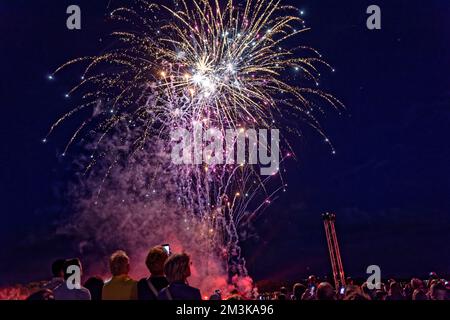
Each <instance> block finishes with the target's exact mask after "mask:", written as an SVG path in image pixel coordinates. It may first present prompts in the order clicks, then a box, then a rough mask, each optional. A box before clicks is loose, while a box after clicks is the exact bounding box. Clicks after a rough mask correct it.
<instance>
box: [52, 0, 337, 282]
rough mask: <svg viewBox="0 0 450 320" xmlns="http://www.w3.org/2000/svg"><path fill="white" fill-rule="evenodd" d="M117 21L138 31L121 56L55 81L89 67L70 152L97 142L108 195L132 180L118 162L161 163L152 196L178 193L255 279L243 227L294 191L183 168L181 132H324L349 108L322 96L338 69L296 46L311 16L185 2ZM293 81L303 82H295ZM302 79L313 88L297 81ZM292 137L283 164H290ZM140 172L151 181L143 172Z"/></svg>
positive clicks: (118, 14)
mask: <svg viewBox="0 0 450 320" xmlns="http://www.w3.org/2000/svg"><path fill="white" fill-rule="evenodd" d="M110 17H111V19H113V20H117V21H120V22H121V23H124V24H125V25H127V31H117V32H113V33H112V35H111V36H112V37H113V38H114V39H115V43H116V45H115V47H114V48H112V49H110V50H108V51H107V52H105V53H103V54H100V55H98V56H93V57H83V58H77V59H74V60H71V61H69V62H67V63H66V64H64V65H63V66H61V67H60V68H58V69H57V70H56V71H55V73H54V74H52V77H54V76H55V74H56V73H57V72H59V71H61V70H62V69H64V68H67V67H69V66H71V65H73V64H80V63H85V68H84V72H83V75H82V78H81V82H80V83H78V84H77V85H76V86H75V87H74V88H73V89H72V90H70V92H69V93H68V95H74V94H76V93H78V94H79V95H81V97H82V103H81V104H80V105H79V106H77V107H75V108H74V109H73V110H71V111H69V112H68V113H66V114H64V115H63V116H62V117H61V118H60V119H58V120H57V121H56V122H55V124H54V125H53V126H52V127H51V129H50V132H49V134H51V133H52V132H53V130H54V129H55V128H56V127H57V126H58V125H59V124H61V123H62V122H63V121H64V120H66V119H67V118H69V117H71V116H73V115H74V114H76V113H77V112H80V111H81V110H83V109H86V108H92V109H93V113H92V116H91V117H90V118H88V119H86V120H85V121H84V122H83V123H82V124H81V126H80V127H79V128H78V129H77V130H76V131H75V133H74V135H73V136H72V138H71V139H70V140H69V142H68V144H67V146H66V148H65V151H64V153H65V152H67V150H68V148H69V147H70V145H71V144H72V143H74V142H75V141H77V140H78V138H79V137H80V136H82V135H83V140H85V141H86V140H88V141H90V142H89V148H88V150H89V151H90V152H91V154H90V155H89V157H88V158H89V162H88V164H87V166H86V171H89V170H90V169H92V168H94V167H95V166H98V167H101V168H103V169H101V170H99V171H101V172H102V173H103V178H102V179H97V180H96V181H97V182H98V181H99V180H100V183H98V185H97V187H96V188H97V189H96V190H97V191H96V192H95V193H96V194H97V197H98V196H100V194H101V193H102V192H107V193H108V192H111V189H109V190H108V188H111V184H110V183H108V177H109V176H113V179H114V178H117V177H119V176H120V174H121V173H120V170H119V171H117V169H115V168H116V167H117V166H118V167H122V168H123V167H127V166H128V167H129V168H133V167H135V165H133V163H136V161H137V159H141V161H142V159H144V158H146V157H147V158H151V159H154V163H153V165H152V166H149V167H148V168H146V169H145V172H147V173H148V177H147V179H146V182H145V184H143V185H142V186H141V191H143V192H144V194H147V193H148V192H151V191H152V190H157V192H158V193H159V194H161V192H162V193H164V194H166V199H170V201H169V202H170V203H171V206H174V207H176V208H175V209H173V210H172V209H171V212H177V213H176V214H175V216H177V217H178V219H179V220H180V221H187V222H188V224H190V225H191V227H192V226H199V225H201V226H202V227H201V229H202V230H203V231H202V232H201V234H202V236H203V237H204V239H206V240H205V241H204V242H206V243H208V244H212V246H213V247H215V248H216V249H217V251H218V252H221V251H222V252H223V251H224V250H225V256H226V257H227V258H228V260H229V261H228V268H229V269H228V272H229V273H231V274H238V275H242V276H246V275H247V273H246V270H245V261H244V260H243V258H242V257H241V254H240V249H239V245H238V241H239V237H238V232H237V228H238V226H239V225H241V224H244V223H247V222H248V221H249V219H252V218H254V217H256V216H257V215H258V214H259V213H261V212H262V211H263V210H264V209H265V208H266V207H267V205H268V204H270V202H271V201H273V200H274V198H275V195H276V194H277V192H278V191H280V190H284V189H285V187H286V185H285V183H284V182H283V180H282V177H281V175H280V174H279V173H275V174H274V176H276V178H277V179H278V180H279V185H278V186H277V187H274V188H268V187H267V186H268V182H269V180H273V179H275V178H274V177H272V176H269V177H266V178H265V177H261V176H259V175H258V174H257V173H256V171H257V170H255V166H254V165H249V164H233V165H229V164H227V165H205V164H202V165H175V164H173V163H172V162H171V161H170V159H168V158H167V155H168V154H170V150H171V146H172V145H171V144H172V141H171V140H170V133H171V132H172V131H173V130H176V129H180V128H182V129H186V130H189V131H192V130H193V126H194V124H196V123H201V124H202V126H203V128H204V130H207V129H208V128H217V129H218V130H219V131H220V132H221V133H222V134H223V136H225V132H226V130H227V129H234V130H242V131H244V132H245V130H246V129H249V128H258V129H261V128H262V129H272V128H278V129H281V128H279V126H281V127H282V128H283V131H284V132H286V133H287V132H294V133H296V132H298V127H297V126H296V125H291V124H292V123H295V122H302V123H308V124H309V125H311V126H313V127H314V128H316V129H317V131H318V132H319V133H320V134H322V135H324V133H323V131H322V129H321V127H320V125H319V122H318V120H317V119H316V117H315V115H317V114H318V113H321V112H323V110H322V109H321V107H320V106H321V105H331V106H333V107H336V108H340V107H341V106H342V104H341V103H340V102H339V101H338V100H337V99H335V98H334V97H333V96H331V95H330V94H328V93H325V92H323V91H321V90H319V89H318V88H317V85H318V83H319V78H320V71H319V69H320V68H321V66H322V67H326V68H330V69H331V67H330V66H329V65H328V64H327V63H326V62H325V61H323V60H322V59H321V55H320V54H319V53H318V52H317V51H316V50H314V49H312V48H309V47H306V46H296V47H293V46H291V45H290V43H292V39H294V38H295V37H296V36H298V35H299V34H301V33H302V32H304V31H306V30H307V28H305V27H304V22H303V20H302V19H301V18H300V17H299V11H298V10H297V9H296V8H293V7H290V6H283V5H281V4H280V1H271V0H249V1H246V2H243V3H242V5H241V4H239V3H236V2H234V1H231V0H229V1H227V2H223V3H222V2H220V1H218V0H215V1H214V0H190V1H184V0H181V1H177V2H176V3H175V4H174V5H173V6H170V7H169V6H165V5H158V4H154V3H150V2H147V1H145V0H137V1H135V2H134V4H133V5H131V6H129V7H121V8H118V9H115V10H113V11H112V12H111V14H110ZM331 70H332V69H331ZM292 73H294V74H297V77H298V79H296V80H295V81H292V80H289V79H287V77H286V76H285V75H286V74H292ZM299 79H302V80H303V81H302V82H304V83H305V84H306V85H308V84H309V86H299V85H297V84H298V80H299ZM293 83H294V84H293ZM283 141H284V142H285V143H284V149H283V150H284V152H283V157H284V156H290V155H291V154H292V150H291V149H290V146H289V143H288V142H287V141H286V140H283ZM326 141H328V139H326ZM330 146H331V145H330ZM331 148H332V146H331ZM333 152H334V151H333ZM283 157H282V158H283ZM163 160H165V161H163ZM137 172H138V173H139V174H140V175H143V171H142V168H140V169H139V170H137ZM143 176H147V175H143ZM163 177H164V178H163ZM129 183H130V185H132V184H133V183H135V184H136V179H131V180H130V181H129ZM89 188H92V186H90V187H89ZM125 189H126V188H125ZM105 190H106V191H105ZM121 196H122V195H121ZM123 196H124V197H125V195H123ZM128 198H129V199H133V196H132V194H130V195H129V196H128ZM129 199H128V200H126V201H129ZM92 201H93V200H92ZM140 212H145V210H144V211H142V210H140ZM97 214H100V215H101V213H100V212H98V213H97ZM148 215H150V213H149V214H148ZM137 220H138V221H145V219H144V218H142V219H137ZM94 232H97V231H94ZM130 232H132V231H130Z"/></svg>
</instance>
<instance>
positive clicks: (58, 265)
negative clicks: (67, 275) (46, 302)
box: [43, 259, 66, 291]
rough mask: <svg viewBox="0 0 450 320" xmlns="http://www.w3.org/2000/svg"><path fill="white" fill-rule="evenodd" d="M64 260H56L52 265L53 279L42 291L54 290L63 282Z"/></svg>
mask: <svg viewBox="0 0 450 320" xmlns="http://www.w3.org/2000/svg"><path fill="white" fill-rule="evenodd" d="M65 262H66V260H65V259H57V260H55V261H53V263H52V275H53V278H52V279H51V280H50V281H49V282H47V283H46V284H45V285H44V287H43V289H49V290H52V291H53V290H55V288H57V287H59V286H60V285H61V284H62V283H63V282H64V263H65Z"/></svg>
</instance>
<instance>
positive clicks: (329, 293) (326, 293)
mask: <svg viewBox="0 0 450 320" xmlns="http://www.w3.org/2000/svg"><path fill="white" fill-rule="evenodd" d="M334 299H335V294H334V289H333V286H332V285H331V284H329V283H328V282H321V283H320V284H319V286H318V287H317V300H334Z"/></svg>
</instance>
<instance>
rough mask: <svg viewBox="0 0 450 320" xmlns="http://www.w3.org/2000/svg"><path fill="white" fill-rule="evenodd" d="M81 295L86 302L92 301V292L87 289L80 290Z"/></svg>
mask: <svg viewBox="0 0 450 320" xmlns="http://www.w3.org/2000/svg"><path fill="white" fill-rule="evenodd" d="M79 295H80V297H81V298H82V299H84V300H91V292H90V291H89V290H88V289H87V288H85V287H81V288H80V289H79Z"/></svg>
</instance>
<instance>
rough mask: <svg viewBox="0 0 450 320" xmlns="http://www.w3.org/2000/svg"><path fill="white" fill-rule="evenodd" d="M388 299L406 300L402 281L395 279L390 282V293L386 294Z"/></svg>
mask: <svg viewBox="0 0 450 320" xmlns="http://www.w3.org/2000/svg"><path fill="white" fill-rule="evenodd" d="M386 300H404V297H403V294H402V287H401V286H400V283H398V282H395V281H391V282H390V283H389V293H388V295H387V296H386Z"/></svg>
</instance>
